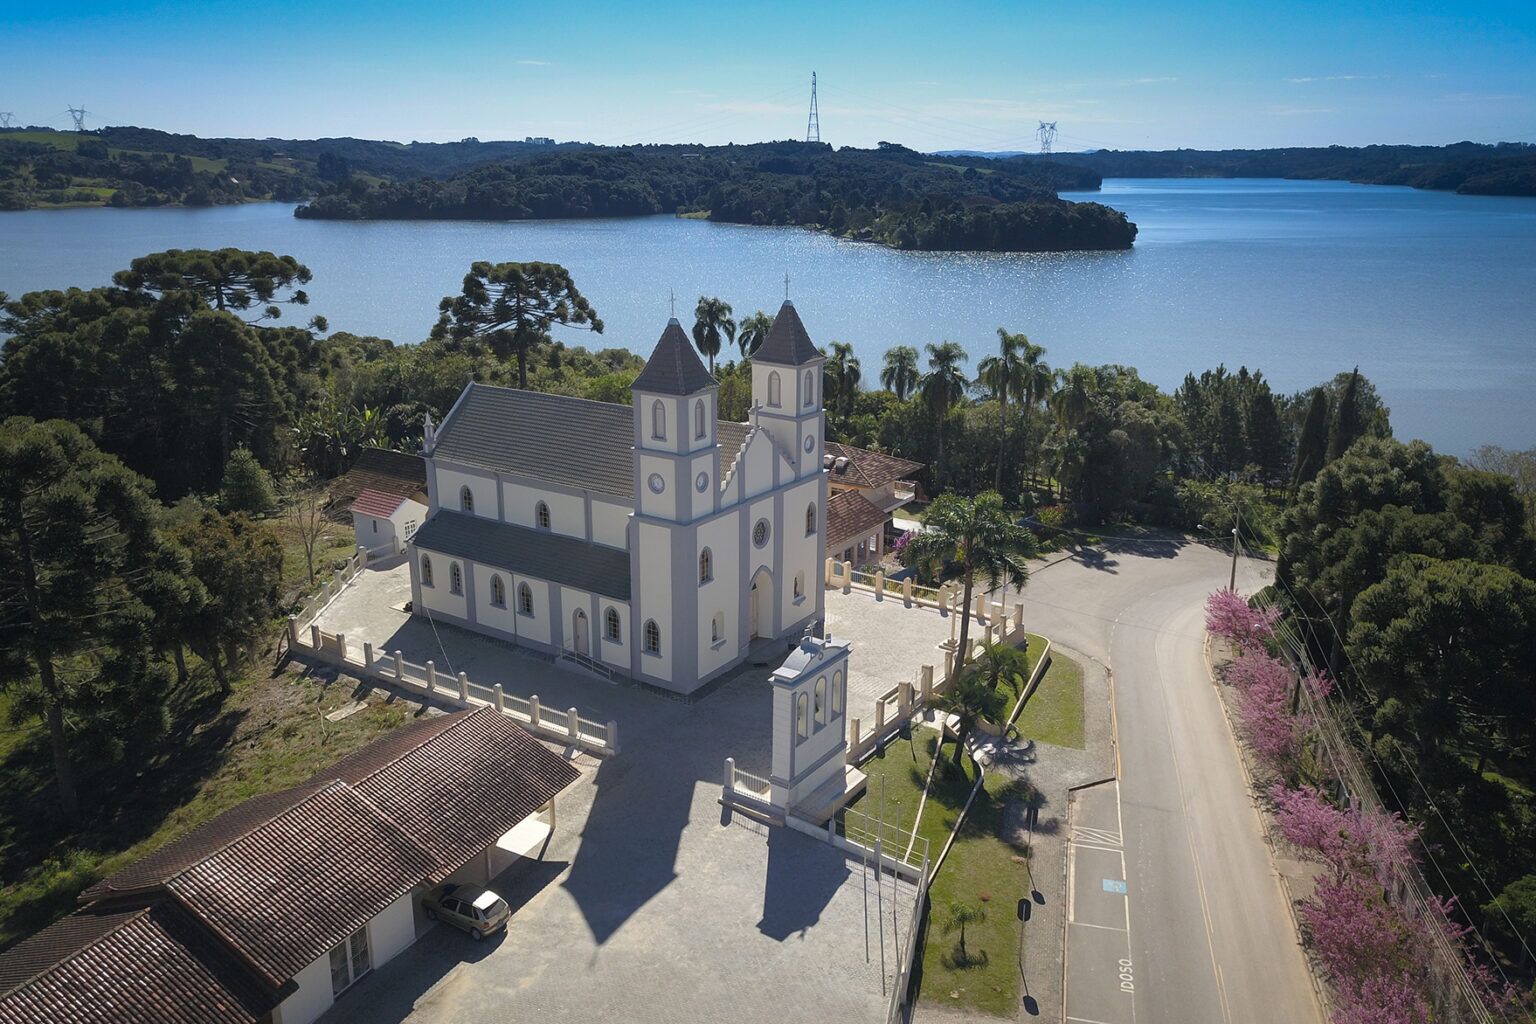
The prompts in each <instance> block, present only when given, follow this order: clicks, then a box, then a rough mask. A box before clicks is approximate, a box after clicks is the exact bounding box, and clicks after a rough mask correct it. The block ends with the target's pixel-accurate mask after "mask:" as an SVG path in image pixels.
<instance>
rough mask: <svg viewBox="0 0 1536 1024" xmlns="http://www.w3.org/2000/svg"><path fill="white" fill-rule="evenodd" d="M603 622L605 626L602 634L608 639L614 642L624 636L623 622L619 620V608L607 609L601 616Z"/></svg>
mask: <svg viewBox="0 0 1536 1024" xmlns="http://www.w3.org/2000/svg"><path fill="white" fill-rule="evenodd" d="M603 624H604V627H605V628H604V635H605V636H607V637H608V639H609V640H612V641H613V642H614V643H618V642H619V641H620V640H622V639H623V638H624V634H623V630H624V624H623V623H622V622H620V621H619V610H618V609H617V608H609V609H608V614H607V615H606V616H604V617H603Z"/></svg>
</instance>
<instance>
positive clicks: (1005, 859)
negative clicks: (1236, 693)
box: [855, 635, 1083, 1019]
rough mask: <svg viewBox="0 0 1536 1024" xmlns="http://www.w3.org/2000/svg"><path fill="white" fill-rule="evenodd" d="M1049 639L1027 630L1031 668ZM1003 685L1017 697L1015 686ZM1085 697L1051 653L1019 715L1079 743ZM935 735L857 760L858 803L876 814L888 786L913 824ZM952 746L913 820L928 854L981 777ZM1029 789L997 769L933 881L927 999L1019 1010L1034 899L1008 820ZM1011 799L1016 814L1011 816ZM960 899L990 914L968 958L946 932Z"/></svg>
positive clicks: (898, 815) (902, 823)
mask: <svg viewBox="0 0 1536 1024" xmlns="http://www.w3.org/2000/svg"><path fill="white" fill-rule="evenodd" d="M1044 646H1045V641H1044V639H1043V638H1041V637H1038V636H1034V635H1031V636H1030V645H1029V659H1030V665H1031V668H1033V666H1034V663H1035V658H1036V657H1037V656H1038V654H1039V652H1040V651H1041V650H1042V649H1043V648H1044ZM1004 685H1005V686H1007V687H1008V689H1009V692H1010V693H1011V694H1013V695H1014V696H1015V697H1016V696H1017V691H1016V688H1015V687H1014V686H1012V685H1011V684H1004ZM1082 703H1083V697H1082V669H1081V667H1080V666H1078V665H1077V664H1076V663H1075V662H1072V661H1070V660H1069V659H1066V658H1063V657H1060V656H1056V657H1054V658H1053V659H1052V662H1051V667H1050V668H1049V669H1048V670H1047V671H1046V674H1045V678H1044V679H1043V680H1042V681H1041V685H1040V689H1039V690H1037V691H1036V692H1035V695H1034V696H1033V697H1031V698H1030V701H1029V703H1028V704H1027V705H1025V708H1024V711H1023V712H1021V714H1020V718H1019V721H1020V722H1021V723H1023V724H1024V726H1025V731H1024V734H1025V736H1026V737H1033V738H1035V739H1039V740H1041V741H1042V742H1048V743H1065V742H1066V741H1069V740H1074V739H1075V745H1078V746H1081V745H1082V742H1083V739H1082V736H1083V719H1082V712H1083V708H1082ZM1056 705H1061V706H1060V707H1057V706H1056ZM937 737H938V733H937V732H935V731H934V730H932V729H927V728H918V729H916V730H915V731H914V732H913V734H912V735H911V736H903V737H898V738H897V739H894V740H892V741H891V742H890V743H887V744H886V746H885V747H884V749H882V750H881V751H879V752H878V753H876V754H875V755H874V756H873V757H872V758H870V759H869V760H867V761H865V762H864V764H863V765H861V766H860V767H861V768H862V769H863V770H864V772H865V773H866V774H868V776H869V787H868V789H867V790H866V791H865V794H864V796H863V797H861V798H860V800H859V801H858V802H857V803H856V805H855V806H856V807H857V809H858V810H860V811H863V812H864V813H866V814H870V815H878V814H879V813H880V808H881V799H882V797H881V794H882V791H883V793H884V808H885V819H886V821H888V822H890V823H892V824H893V825H897V826H899V827H901V828H904V829H911V828H912V827H913V818H914V815H915V814H916V811H917V806H918V802H919V800H920V799H921V796H922V789H923V784H924V780H925V779H926V778H927V775H928V768H929V765H930V764H931V763H932V761H933V757H934V749H933V748H934V743H935V740H936V739H937ZM953 750H954V747H953V746H952V745H950V746H946V747H945V748H944V751H943V753H942V755H941V756H942V758H943V761H942V763H941V764H940V765H939V768H938V771H936V772H935V775H934V786H933V789H932V791H931V792H930V793H929V795H928V802H927V804H926V805H925V806H924V809H923V816H922V820H921V821H919V822H917V828H916V830H917V833H918V835H920V836H922V837H924V838H926V839H927V840H928V846H929V856H930V857H932V858H937V857H938V855H939V852H940V851H941V850H942V849H943V848H944V843H945V841H946V839H947V838H948V837H949V834H950V832H951V830H953V828H954V825H955V821H956V819H957V818H958V816H959V813H960V809H961V808H962V807H964V806H965V801H966V798H967V797H968V796H969V795H970V792H971V788H972V786H973V785H974V784H975V781H976V775H975V767H974V766H973V765H972V764H971V762H970V759H969V758H968V757H967V758H965V759H964V760H963V763H962V765H961V766H960V767H959V768H956V767H955V766H954V765H953V763H952V754H953ZM1033 796H1034V794H1033V793H1032V792H1030V791H1029V789H1028V787H1027V786H1026V785H1025V784H1023V783H1019V782H1016V781H1014V780H1012V779H1010V778H1008V777H1006V776H1004V775H1002V774H1001V773H997V772H994V773H993V774H991V775H989V776H987V778H986V782H985V784H984V788H983V790H982V792H981V793H980V794H978V795H977V798H976V802H975V803H974V804H972V805H971V812H970V814H968V815H967V816H966V820H965V824H964V826H963V827H962V828H961V830H960V834H959V836H958V838H957V839H956V840H955V845H954V848H953V849H952V850H951V851H950V854H949V858H948V859H947V860H946V861H945V862H944V864H943V866H942V867H941V869H940V870H939V872H938V874H937V875H935V876H934V878H933V881H932V884H931V886H930V888H929V912H928V915H927V920H926V925H925V929H924V935H923V937H922V940H921V947H920V949H921V957H922V959H921V963H920V964H919V965H918V967H917V971H916V973H917V976H918V986H919V991H920V992H921V998H922V999H923V1000H925V1001H927V1002H929V1003H932V1004H936V1005H946V1006H953V1007H957V1008H965V1009H968V1010H971V1011H975V1012H979V1013H984V1014H989V1015H992V1016H998V1017H1007V1018H1010V1019H1011V1018H1013V1017H1014V1016H1015V1015H1016V1013H1017V1012H1018V1008H1019V998H1020V995H1019V969H1018V954H1019V944H1020V941H1021V928H1022V925H1021V922H1020V920H1019V912H1018V908H1019V906H1020V901H1021V900H1024V899H1027V898H1029V893H1030V888H1031V884H1030V878H1029V871H1028V857H1029V851H1028V850H1027V849H1025V848H1024V847H1022V846H1019V845H1015V843H1014V842H1012V841H1011V840H1012V839H1014V838H1017V837H1016V836H1008V835H1007V832H1008V822H1009V821H1010V820H1018V817H1022V806H1023V805H1025V804H1027V802H1028V801H1029V800H1031V799H1033ZM1010 805H1014V807H1015V815H1017V816H1018V817H1015V816H1012V815H1008V813H1007V810H1008V808H1009V806H1010ZM956 903H964V904H967V905H969V906H972V907H981V908H983V910H984V911H985V914H986V918H985V920H983V921H980V922H977V923H973V924H970V925H967V926H966V952H967V954H968V956H969V958H970V959H969V962H966V961H962V960H961V959H960V958H959V956H958V953H959V949H958V937H959V936H958V933H957V932H954V931H947V930H946V926H947V924H948V923H949V917H950V908H951V907H952V906H954V905H955V904H956Z"/></svg>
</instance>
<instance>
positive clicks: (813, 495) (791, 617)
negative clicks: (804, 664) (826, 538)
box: [778, 477, 826, 626]
mask: <svg viewBox="0 0 1536 1024" xmlns="http://www.w3.org/2000/svg"><path fill="white" fill-rule="evenodd" d="M808 506H815V508H816V531H815V532H814V533H810V534H807V533H806V532H805V510H806V508H807V507H808ZM825 519H826V506H825V505H823V504H822V501H821V480H820V479H818V478H817V477H809V478H807V479H806V480H805V481H803V482H802V483H800V484H797V485H796V486H794V487H792V488H791V489H790V490H788V491H787V492H785V494H784V522H783V523H782V524H781V525H782V527H783V530H784V537H783V552H784V572H783V577H784V578H783V579H782V580H781V581H779V594H778V599H779V602H780V605H779V607H780V619H779V621H780V622H782V623H783V624H784V625H786V626H787V625H789V624H790V623H792V622H797V621H799V620H800V619H802V618H804V617H805V616H806V615H809V614H810V612H811V609H812V608H814V607H815V598H814V597H813V596H812V588H813V587H815V586H818V585H819V583H820V576H818V575H817V573H818V569H817V566H818V565H820V564H821V552H820V542H821V531H822V530H823V529H824V528H825V522H824V520H825ZM796 573H804V574H805V589H804V591H803V593H802V594H801V597H800V598H799V599H798V600H797V599H796V598H795V584H794V581H795V574H796Z"/></svg>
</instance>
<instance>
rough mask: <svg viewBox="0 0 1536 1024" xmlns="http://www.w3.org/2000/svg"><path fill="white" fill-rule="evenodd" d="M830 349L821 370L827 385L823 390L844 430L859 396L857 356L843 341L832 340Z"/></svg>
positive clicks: (859, 374)
mask: <svg viewBox="0 0 1536 1024" xmlns="http://www.w3.org/2000/svg"><path fill="white" fill-rule="evenodd" d="M831 349H832V352H831V355H830V356H828V358H827V361H826V363H825V365H824V368H823V371H822V373H823V376H824V377H825V380H826V384H827V385H828V386H827V387H826V388H825V391H826V393H827V394H829V395H831V396H832V404H833V407H834V408H835V409H836V411H837V416H838V420H839V421H840V422H841V424H842V427H843V430H844V431H846V430H847V429H848V422H849V420H851V419H852V418H853V406H854V402H855V401H856V400H857V399H858V397H859V380H860V377H861V373H860V368H859V357H858V356H856V355H854V354H853V346H852V345H850V344H848V343H847V342H844V341H834V342H833V343H832V345H831Z"/></svg>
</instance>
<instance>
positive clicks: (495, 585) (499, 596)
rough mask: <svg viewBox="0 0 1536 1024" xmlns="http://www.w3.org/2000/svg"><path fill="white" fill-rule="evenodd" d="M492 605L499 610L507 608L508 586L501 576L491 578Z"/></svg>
mask: <svg viewBox="0 0 1536 1024" xmlns="http://www.w3.org/2000/svg"><path fill="white" fill-rule="evenodd" d="M491 604H493V605H495V606H496V607H497V608H505V607H506V606H507V585H506V583H505V582H503V581H502V578H501V577H500V576H499V575H498V576H492V577H491Z"/></svg>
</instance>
